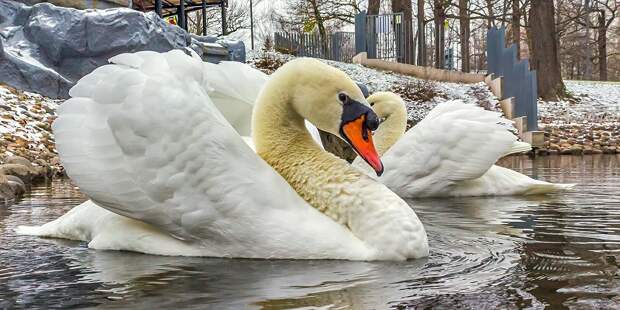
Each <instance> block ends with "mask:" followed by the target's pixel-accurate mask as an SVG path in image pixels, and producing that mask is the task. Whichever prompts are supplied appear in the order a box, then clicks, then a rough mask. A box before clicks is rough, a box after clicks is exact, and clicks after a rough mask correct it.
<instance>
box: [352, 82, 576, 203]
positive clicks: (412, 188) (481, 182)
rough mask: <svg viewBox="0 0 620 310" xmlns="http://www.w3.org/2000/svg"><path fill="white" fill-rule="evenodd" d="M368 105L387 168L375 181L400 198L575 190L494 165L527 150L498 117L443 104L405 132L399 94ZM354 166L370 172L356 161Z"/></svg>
mask: <svg viewBox="0 0 620 310" xmlns="http://www.w3.org/2000/svg"><path fill="white" fill-rule="evenodd" d="M368 102H369V103H370V104H371V106H372V108H373V110H374V111H375V112H376V113H377V115H378V116H379V117H380V118H382V119H383V120H384V121H383V122H382V123H381V125H380V126H379V129H378V130H377V131H375V135H374V142H375V145H376V147H377V151H378V152H379V154H384V156H383V157H382V161H383V163H384V165H385V167H386V172H385V174H383V175H382V176H381V177H379V178H378V180H379V181H381V182H382V183H383V184H385V185H387V186H388V187H389V188H390V189H391V190H393V191H394V192H396V193H397V194H398V195H399V196H401V197H431V196H487V195H534V194H545V193H553V192H558V191H562V190H567V189H569V188H571V187H573V186H574V184H553V183H548V182H544V181H539V180H534V179H532V178H530V177H528V176H526V175H523V174H521V173H518V172H516V171H513V170H510V169H507V168H503V167H499V166H496V165H494V164H495V162H496V161H497V160H498V159H499V158H501V157H502V156H505V155H508V154H512V153H518V152H523V151H528V150H530V149H531V146H530V145H529V144H528V143H524V142H519V141H517V140H516V136H515V135H514V134H513V133H511V132H510V131H509V130H508V128H507V126H506V124H510V121H509V120H507V119H504V118H503V117H501V114H500V113H497V112H491V111H486V110H484V109H482V108H481V107H478V106H475V105H471V104H465V103H463V102H460V101H451V102H444V103H441V104H439V105H438V106H437V107H435V108H434V109H433V110H432V111H431V112H429V114H428V115H427V116H426V117H425V118H424V119H423V120H422V121H420V122H419V123H418V124H417V125H415V126H414V127H413V128H411V129H410V130H409V131H407V132H406V133H405V128H406V122H407V111H406V109H405V104H404V102H403V101H402V99H401V98H400V97H399V96H398V95H396V94H394V93H390V92H378V93H374V94H372V95H371V96H370V97H368ZM353 165H354V166H356V167H358V168H360V169H363V170H365V171H368V169H369V168H368V167H367V165H366V163H364V162H363V161H362V160H360V159H357V158H356V160H355V161H354V163H353Z"/></svg>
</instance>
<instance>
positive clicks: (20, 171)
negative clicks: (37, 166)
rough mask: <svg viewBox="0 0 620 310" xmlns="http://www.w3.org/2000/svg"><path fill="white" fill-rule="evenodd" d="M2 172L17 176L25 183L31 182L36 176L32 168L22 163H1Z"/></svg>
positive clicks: (0, 171)
mask: <svg viewBox="0 0 620 310" xmlns="http://www.w3.org/2000/svg"><path fill="white" fill-rule="evenodd" d="M0 174H3V175H13V176H16V177H18V178H20V179H21V180H22V181H23V182H24V183H30V182H31V181H32V179H33V177H34V173H33V171H32V169H30V168H28V167H27V166H24V165H21V164H4V165H0Z"/></svg>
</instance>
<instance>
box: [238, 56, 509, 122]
mask: <svg viewBox="0 0 620 310" xmlns="http://www.w3.org/2000/svg"><path fill="white" fill-rule="evenodd" d="M261 57H271V58H279V59H281V60H283V61H284V62H286V61H289V60H291V59H293V58H294V56H291V55H285V54H280V53H275V52H267V53H265V52H258V51H256V52H250V53H249V54H248V62H249V63H250V64H251V65H254V62H255V60H258V59H259V58H261ZM319 60H320V61H323V62H325V63H327V64H329V65H331V66H334V67H336V68H339V69H340V70H342V71H344V72H345V73H347V74H348V75H349V76H350V77H351V78H352V79H353V80H355V81H356V82H360V83H363V84H365V85H366V86H367V87H368V90H369V91H370V92H371V93H373V92H377V91H394V90H395V87H397V86H400V87H403V86H408V85H412V84H417V83H424V84H425V85H424V86H428V87H431V88H432V89H433V91H434V92H436V93H437V95H436V96H435V97H433V98H432V99H430V100H424V101H417V100H411V99H409V98H406V97H405V96H401V97H403V100H405V102H406V104H407V111H408V114H409V121H410V123H413V124H415V123H417V122H419V121H420V120H422V119H423V118H424V117H425V116H426V114H428V112H430V110H432V109H433V108H434V107H435V106H436V105H437V104H439V103H441V102H445V101H449V100H456V99H459V100H462V101H464V102H465V103H470V104H478V105H480V106H483V107H485V108H487V109H491V110H495V111H499V104H498V100H497V98H496V97H495V96H494V95H493V94H492V93H491V91H490V90H489V89H488V87H487V86H486V84H484V83H483V82H481V83H477V84H463V83H448V82H434V81H426V80H421V79H417V78H415V77H411V76H408V75H403V74H399V73H395V72H391V71H382V70H377V69H372V68H367V67H364V66H362V65H359V64H353V63H344V62H339V61H332V60H324V59H319Z"/></svg>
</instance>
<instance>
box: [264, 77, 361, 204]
mask: <svg viewBox="0 0 620 310" xmlns="http://www.w3.org/2000/svg"><path fill="white" fill-rule="evenodd" d="M282 89H284V90H286V89H290V88H288V87H282V85H280V87H277V86H272V85H267V86H266V87H265V88H264V89H263V90H262V92H261V94H260V96H259V97H258V99H257V102H256V106H255V108H254V114H253V119H252V136H253V139H254V144H255V147H256V153H257V154H258V155H259V156H260V157H262V158H263V159H264V160H265V161H266V162H267V163H268V164H269V165H271V166H272V167H273V168H274V169H275V170H276V171H278V173H279V174H280V175H282V176H283V177H284V179H286V181H287V182H288V183H289V184H290V185H291V186H293V188H294V189H295V190H296V191H297V193H298V194H299V195H300V196H302V197H303V198H304V199H305V200H306V201H307V202H308V203H310V204H311V205H312V206H314V207H315V208H318V209H323V208H324V205H325V204H328V202H327V201H323V199H324V198H325V197H327V196H331V194H333V195H337V193H335V192H334V193H328V192H329V191H330V190H331V189H332V188H330V187H329V186H325V185H326V180H330V179H331V180H333V179H334V176H337V178H338V179H339V181H340V182H343V183H348V182H350V183H353V182H355V181H356V180H358V179H359V178H360V176H361V174H360V173H359V172H358V171H357V170H355V169H352V168H351V167H350V166H349V165H348V163H347V162H346V161H344V160H341V159H339V158H337V157H336V156H334V155H332V154H331V153H327V152H325V151H324V150H323V149H321V147H320V146H318V145H317V144H316V142H315V141H314V140H313V139H312V137H311V135H310V133H309V132H308V130H307V129H306V127H305V124H304V118H303V117H302V116H301V115H299V113H297V112H296V111H295V110H294V108H293V106H292V104H291V98H290V97H289V95H288V94H287V93H286V92H284V91H282ZM334 190H336V189H334ZM325 194H327V195H325Z"/></svg>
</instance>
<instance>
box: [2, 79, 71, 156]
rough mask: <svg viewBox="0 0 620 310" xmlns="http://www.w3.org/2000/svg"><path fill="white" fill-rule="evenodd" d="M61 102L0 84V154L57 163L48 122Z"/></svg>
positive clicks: (53, 117)
mask: <svg viewBox="0 0 620 310" xmlns="http://www.w3.org/2000/svg"><path fill="white" fill-rule="evenodd" d="M61 102H62V100H54V99H49V98H47V97H43V96H41V95H39V94H35V93H30V92H22V91H19V90H16V89H15V88H12V87H10V86H6V85H2V84H0V136H1V137H2V139H0V156H5V157H6V156H13V155H18V156H22V157H25V158H27V159H30V160H31V161H34V160H35V159H43V160H44V161H46V162H48V163H50V164H52V165H54V164H55V165H57V164H58V159H57V155H56V148H55V146H54V135H53V134H52V129H51V125H52V122H53V121H54V119H55V118H56V109H57V108H58V106H59V104H60V103H61Z"/></svg>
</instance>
